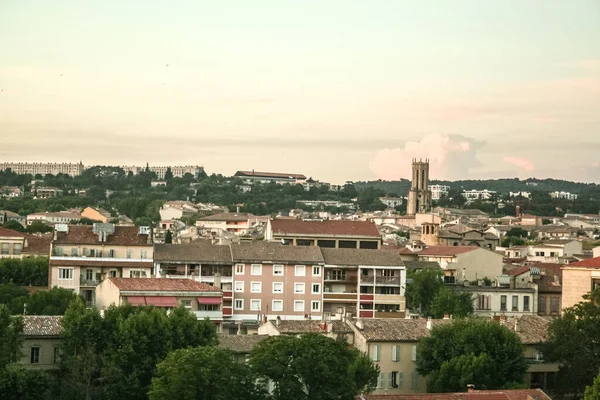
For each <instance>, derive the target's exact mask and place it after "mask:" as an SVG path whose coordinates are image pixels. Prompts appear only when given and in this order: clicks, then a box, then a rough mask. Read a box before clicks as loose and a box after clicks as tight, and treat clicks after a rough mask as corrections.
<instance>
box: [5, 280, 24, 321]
mask: <svg viewBox="0 0 600 400" xmlns="http://www.w3.org/2000/svg"><path fill="white" fill-rule="evenodd" d="M28 299H29V294H28V293H27V289H25V288H24V287H22V286H19V285H16V284H14V283H12V282H11V283H0V304H4V305H5V306H6V307H8V310H9V311H10V313H11V314H12V315H15V314H21V313H22V312H23V304H24V303H27V300H28Z"/></svg>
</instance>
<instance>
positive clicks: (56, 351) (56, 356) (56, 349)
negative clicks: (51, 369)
mask: <svg viewBox="0 0 600 400" xmlns="http://www.w3.org/2000/svg"><path fill="white" fill-rule="evenodd" d="M52 362H54V364H58V363H59V362H60V347H59V346H55V347H54V355H53V357H52Z"/></svg>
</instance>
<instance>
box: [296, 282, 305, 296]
mask: <svg viewBox="0 0 600 400" xmlns="http://www.w3.org/2000/svg"><path fill="white" fill-rule="evenodd" d="M294 293H296V294H304V283H299V282H296V283H294Z"/></svg>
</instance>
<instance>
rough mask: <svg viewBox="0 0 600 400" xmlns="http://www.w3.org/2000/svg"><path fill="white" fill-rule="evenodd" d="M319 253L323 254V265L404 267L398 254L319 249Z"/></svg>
mask: <svg viewBox="0 0 600 400" xmlns="http://www.w3.org/2000/svg"><path fill="white" fill-rule="evenodd" d="M321 253H322V254H323V260H325V264H332V265H373V266H402V265H404V262H403V261H402V258H401V257H400V254H398V253H395V252H391V251H380V250H371V249H329V248H321Z"/></svg>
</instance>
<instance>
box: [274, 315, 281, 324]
mask: <svg viewBox="0 0 600 400" xmlns="http://www.w3.org/2000/svg"><path fill="white" fill-rule="evenodd" d="M280 325H281V317H280V316H279V315H278V316H277V318H276V319H275V326H280Z"/></svg>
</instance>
